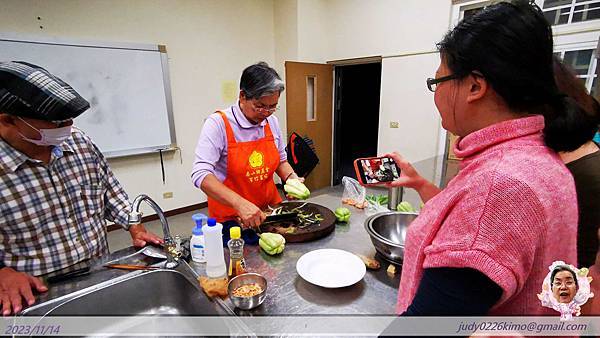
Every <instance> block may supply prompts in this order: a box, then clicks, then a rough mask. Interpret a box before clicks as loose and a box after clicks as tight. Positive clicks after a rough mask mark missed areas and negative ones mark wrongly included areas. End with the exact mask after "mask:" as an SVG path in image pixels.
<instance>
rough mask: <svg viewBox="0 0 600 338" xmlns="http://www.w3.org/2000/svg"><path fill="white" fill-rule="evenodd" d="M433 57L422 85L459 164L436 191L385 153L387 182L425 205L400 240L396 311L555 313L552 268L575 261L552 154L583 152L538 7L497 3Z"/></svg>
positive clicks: (572, 214)
mask: <svg viewBox="0 0 600 338" xmlns="http://www.w3.org/2000/svg"><path fill="white" fill-rule="evenodd" d="M438 48H439V51H440V59H441V60H440V66H439V68H438V70H437V72H436V74H435V75H436V76H435V78H434V79H428V80H427V86H428V87H429V89H430V90H431V91H433V92H434V101H435V104H436V107H437V108H438V110H439V112H440V115H441V119H442V126H443V127H444V129H446V130H448V131H450V132H452V133H454V134H456V135H458V136H459V139H458V140H457V141H456V144H455V145H454V152H455V154H456V155H457V156H459V157H461V158H463V160H462V163H461V170H460V172H459V174H458V175H457V176H456V177H455V178H454V179H452V181H450V183H449V184H448V186H447V187H446V188H445V189H443V190H441V189H439V188H438V187H436V186H435V185H433V184H432V183H431V182H428V181H426V180H425V179H424V178H423V177H421V176H420V175H419V174H418V173H417V172H416V171H415V169H414V168H413V167H412V166H411V165H410V164H409V163H408V162H407V161H406V160H404V159H403V158H402V157H401V156H400V155H399V154H397V153H394V154H388V156H390V157H392V158H394V160H395V161H396V163H397V164H398V166H399V167H400V169H401V172H402V173H401V177H400V178H399V179H398V180H396V181H395V182H393V183H391V185H392V186H404V187H409V188H414V189H415V190H417V192H418V193H419V194H420V196H421V198H422V200H423V201H424V202H426V204H425V206H424V207H423V209H422V210H421V214H420V215H419V217H418V218H417V219H416V220H415V221H413V223H412V224H411V225H410V227H409V230H408V234H407V237H406V246H405V253H404V264H403V266H402V276H401V281H400V290H399V293H398V303H397V311H398V312H399V313H401V314H404V315H463V316H478V315H486V314H491V315H542V314H549V315H552V312H551V310H549V309H547V308H544V307H542V306H541V304H540V302H539V300H538V299H537V297H536V291H537V290H538V289H539V287H540V285H541V284H542V281H543V279H544V277H545V276H546V273H547V269H548V266H550V265H551V264H552V262H554V261H557V260H562V261H565V262H567V263H569V264H573V265H576V264H577V251H576V242H577V199H576V195H575V186H574V183H573V179H572V177H571V176H570V174H569V172H568V170H567V169H566V168H565V166H564V164H563V163H562V162H561V160H560V158H559V157H558V155H557V153H556V152H557V151H562V150H565V147H566V146H568V147H577V146H579V145H580V141H579V140H580V138H578V137H577V135H578V133H579V129H580V127H581V125H582V124H581V122H582V114H583V112H582V111H581V109H580V108H579V107H578V106H576V105H575V104H574V103H573V101H572V100H571V99H570V98H568V97H566V96H565V95H563V94H562V93H561V92H560V91H559V90H558V89H557V86H556V83H555V81H554V76H553V70H552V62H553V61H552V52H553V41H552V31H551V28H550V26H549V25H548V23H547V21H546V20H545V18H544V15H543V13H542V11H541V10H540V9H539V7H537V6H536V5H535V4H533V3H530V2H528V1H524V0H521V1H511V2H501V3H498V4H495V5H491V6H488V7H486V8H485V9H483V10H482V11H481V12H479V13H476V14H474V15H473V16H471V17H468V18H465V19H464V20H463V21H461V22H460V23H459V24H458V25H457V26H456V27H455V28H454V29H453V30H452V31H450V32H449V33H447V34H446V36H445V37H444V39H443V40H442V41H441V42H440V43H439V44H438ZM566 141H568V142H566ZM578 143H579V144H578Z"/></svg>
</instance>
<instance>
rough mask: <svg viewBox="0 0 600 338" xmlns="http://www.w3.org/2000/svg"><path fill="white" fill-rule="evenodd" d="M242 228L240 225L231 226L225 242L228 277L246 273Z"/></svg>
mask: <svg viewBox="0 0 600 338" xmlns="http://www.w3.org/2000/svg"><path fill="white" fill-rule="evenodd" d="M241 234H242V229H240V227H231V228H230V229H229V237H231V239H230V240H229V242H227V246H228V247H229V272H228V273H227V275H228V276H229V278H233V277H235V276H237V275H241V274H243V273H246V262H245V261H244V240H243V239H241V238H240V237H241Z"/></svg>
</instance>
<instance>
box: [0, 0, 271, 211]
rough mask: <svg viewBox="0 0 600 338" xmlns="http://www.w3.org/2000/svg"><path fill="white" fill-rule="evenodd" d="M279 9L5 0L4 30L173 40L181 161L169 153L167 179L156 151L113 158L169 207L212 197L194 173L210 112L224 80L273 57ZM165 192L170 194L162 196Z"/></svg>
mask: <svg viewBox="0 0 600 338" xmlns="http://www.w3.org/2000/svg"><path fill="white" fill-rule="evenodd" d="M273 9H274V6H273V2H272V1H270V0H244V1H235V0H219V1H192V0H169V1H159V0H145V1H135V0H103V1H98V0H89V1H80V0H53V1H45V0H38V1H33V0H5V1H2V10H1V11H0V31H2V32H12V33H22V34H29V35H39V36H54V37H63V38H69V37H72V38H77V39H87V40H99V41H120V42H140V43H155V44H164V45H166V46H167V52H168V54H169V59H170V61H169V65H170V75H171V88H172V98H173V112H174V118H175V129H176V135H177V143H178V145H179V147H181V150H182V155H183V163H181V162H180V159H179V154H168V155H165V170H166V177H167V182H166V185H163V183H162V180H161V171H160V161H159V158H158V155H143V156H137V157H131V158H123V159H114V160H110V164H111V167H112V168H113V170H114V171H115V173H116V175H117V177H118V178H119V180H120V181H121V182H122V183H123V185H124V186H125V189H126V190H127V192H128V193H129V194H130V195H131V197H132V198H133V196H135V195H137V194H139V193H146V194H148V195H149V196H151V197H152V198H155V199H156V201H157V202H158V203H159V204H160V205H161V206H162V207H163V209H164V210H171V209H176V208H179V207H182V206H187V205H192V204H196V203H199V202H202V201H206V197H205V195H204V194H203V193H202V192H201V191H200V190H198V189H196V188H194V187H193V185H192V183H191V180H190V170H191V164H192V161H193V155H194V148H195V144H196V140H197V138H198V135H199V132H200V129H201V127H202V123H203V120H204V118H205V117H206V116H208V115H209V114H210V113H211V112H213V111H214V110H215V109H217V108H221V107H225V106H226V105H228V104H229V103H230V102H224V101H223V100H222V97H221V84H222V82H223V81H234V82H235V83H236V84H237V83H239V77H240V74H241V71H242V70H243V68H244V67H246V66H248V65H250V64H252V63H254V62H256V61H259V60H264V61H266V62H268V63H270V64H273V62H274V56H275V42H274V40H275V38H274V31H275V30H274V28H273V24H274V17H273V11H274V10H273ZM38 16H39V17H40V18H41V20H38V19H37V17H38ZM39 26H43V29H40V27H39ZM167 191H171V192H173V193H174V197H173V198H172V199H163V198H162V194H163V192H167Z"/></svg>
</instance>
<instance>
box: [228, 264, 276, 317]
mask: <svg viewBox="0 0 600 338" xmlns="http://www.w3.org/2000/svg"><path fill="white" fill-rule="evenodd" d="M227 293H228V294H229V299H231V302H232V303H233V305H235V306H236V307H238V308H240V309H243V310H250V309H254V308H255V307H257V306H259V305H260V304H262V303H263V301H264V300H265V298H266V296H267V280H266V279H265V277H263V276H261V275H259V274H257V273H244V274H241V275H239V276H236V277H234V278H232V279H231V280H230V281H229V284H228V286H227Z"/></svg>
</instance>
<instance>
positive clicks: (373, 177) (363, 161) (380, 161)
mask: <svg viewBox="0 0 600 338" xmlns="http://www.w3.org/2000/svg"><path fill="white" fill-rule="evenodd" d="M354 170H356V177H357V178H358V181H359V182H360V183H361V184H363V185H375V184H385V183H388V182H392V181H394V180H396V179H398V178H399V177H400V168H398V166H397V165H396V162H394V160H393V159H392V158H390V157H367V158H359V159H356V160H355V161H354Z"/></svg>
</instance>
